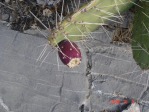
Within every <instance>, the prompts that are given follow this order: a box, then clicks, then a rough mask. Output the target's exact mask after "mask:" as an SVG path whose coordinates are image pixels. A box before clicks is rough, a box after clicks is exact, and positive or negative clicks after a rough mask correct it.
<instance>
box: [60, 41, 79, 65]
mask: <svg viewBox="0 0 149 112" xmlns="http://www.w3.org/2000/svg"><path fill="white" fill-rule="evenodd" d="M58 47H59V51H58V54H59V57H60V59H61V61H62V62H63V63H64V64H65V65H67V66H68V67H69V68H73V67H75V66H78V65H79V64H80V63H81V52H80V49H79V48H78V46H77V45H76V44H75V43H74V42H70V41H68V40H62V41H61V42H59V43H58Z"/></svg>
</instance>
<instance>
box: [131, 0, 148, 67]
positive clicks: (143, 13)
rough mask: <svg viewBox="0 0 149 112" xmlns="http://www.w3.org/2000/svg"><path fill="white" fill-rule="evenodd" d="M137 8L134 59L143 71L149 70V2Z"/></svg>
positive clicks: (134, 27)
mask: <svg viewBox="0 0 149 112" xmlns="http://www.w3.org/2000/svg"><path fill="white" fill-rule="evenodd" d="M139 5H140V6H139V7H138V6H137V7H136V13H135V17H134V25H133V34H132V39H133V40H132V51H133V57H134V59H135V60H136V62H137V64H138V65H139V66H140V67H141V68H142V69H149V0H144V1H141V2H140V4H139Z"/></svg>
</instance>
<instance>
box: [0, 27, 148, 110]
mask: <svg viewBox="0 0 149 112" xmlns="http://www.w3.org/2000/svg"><path fill="white" fill-rule="evenodd" d="M96 32H98V33H96ZM96 32H94V33H93V34H92V36H93V37H94V39H89V40H88V41H86V42H83V44H82V45H81V44H79V45H80V46H81V47H80V48H81V51H82V53H83V60H82V63H81V65H80V66H78V67H76V68H74V69H69V68H68V67H67V66H65V65H63V64H62V63H61V61H60V60H59V59H58V57H57V51H56V50H55V49H52V47H50V46H49V45H48V42H47V40H46V39H45V38H44V37H43V36H41V35H40V34H38V35H35V34H34V33H32V34H23V33H20V32H17V31H12V30H9V29H8V28H7V27H6V25H2V24H0V112H87V111H88V112H99V111H101V110H103V109H106V108H108V105H107V102H108V101H109V99H110V98H113V97H117V96H119V97H120V96H127V97H131V98H134V99H139V102H140V104H142V105H141V106H140V107H141V108H142V109H143V110H142V112H148V111H149V109H148V107H147V106H148V105H149V95H148V91H147V90H148V80H149V75H148V71H142V70H141V69H140V68H139V66H138V65H136V63H135V61H134V60H133V58H132V51H131V47H130V45H129V44H120V45H118V44H111V43H110V42H111V38H110V37H111V36H112V34H113V33H112V32H104V31H103V29H102V28H101V29H100V30H98V31H96ZM100 32H101V33H100ZM107 33H108V34H109V36H107ZM36 34H37V33H36ZM39 35H40V36H39ZM80 43H81V42H80ZM84 44H85V45H84ZM44 50H45V52H44ZM43 52H44V53H43ZM42 53H43V56H41V55H42ZM82 104H85V108H84V110H82V111H80V110H79V107H80V106H81V105H82Z"/></svg>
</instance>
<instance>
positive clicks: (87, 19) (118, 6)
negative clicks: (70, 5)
mask: <svg viewBox="0 0 149 112" xmlns="http://www.w3.org/2000/svg"><path fill="white" fill-rule="evenodd" d="M135 1H136V0H90V1H89V2H88V3H86V4H84V5H83V6H81V7H80V8H79V9H78V11H76V12H74V13H73V14H71V15H69V16H68V17H66V18H65V19H64V20H63V21H61V22H59V23H58V25H57V28H56V29H54V30H53V31H52V34H51V35H50V36H49V43H50V44H51V45H53V46H56V45H57V44H58V43H59V42H60V41H62V40H64V39H68V40H70V41H78V40H82V39H84V37H86V36H87V35H88V34H89V33H90V32H92V31H94V30H96V29H97V28H98V27H99V26H100V25H104V24H105V22H106V21H114V19H113V18H118V16H120V13H121V12H123V11H126V10H127V9H128V8H130V6H132V4H133V3H134V2H135ZM116 14H117V15H118V16H116ZM115 22H116V21H115Z"/></svg>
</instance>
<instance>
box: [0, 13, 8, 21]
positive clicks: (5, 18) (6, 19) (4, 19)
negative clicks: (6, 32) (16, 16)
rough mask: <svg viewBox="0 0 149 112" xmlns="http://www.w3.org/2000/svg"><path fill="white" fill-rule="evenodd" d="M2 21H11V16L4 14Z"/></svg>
mask: <svg viewBox="0 0 149 112" xmlns="http://www.w3.org/2000/svg"><path fill="white" fill-rule="evenodd" d="M1 19H2V20H3V21H8V19H9V14H2V16H1Z"/></svg>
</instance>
